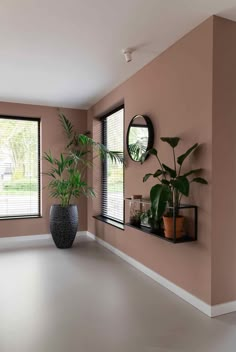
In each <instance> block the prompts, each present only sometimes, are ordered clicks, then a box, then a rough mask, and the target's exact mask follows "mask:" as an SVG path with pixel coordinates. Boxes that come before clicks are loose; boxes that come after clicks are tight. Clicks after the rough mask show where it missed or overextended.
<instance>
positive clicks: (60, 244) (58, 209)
mask: <svg viewBox="0 0 236 352" xmlns="http://www.w3.org/2000/svg"><path fill="white" fill-rule="evenodd" d="M78 221H79V217H78V208H77V205H68V206H66V207H62V206H61V205H52V206H51V209H50V231H51V234H52V238H53V240H54V242H55V245H56V246H57V248H70V247H72V244H73V242H74V239H75V236H76V232H77V228H78Z"/></svg>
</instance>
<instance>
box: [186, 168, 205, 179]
mask: <svg viewBox="0 0 236 352" xmlns="http://www.w3.org/2000/svg"><path fill="white" fill-rule="evenodd" d="M201 171H202V169H194V170H190V171H188V172H186V173H185V174H184V175H183V176H184V177H187V176H189V175H192V174H196V173H198V172H201Z"/></svg>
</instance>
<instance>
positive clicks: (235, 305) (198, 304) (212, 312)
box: [87, 232, 236, 318]
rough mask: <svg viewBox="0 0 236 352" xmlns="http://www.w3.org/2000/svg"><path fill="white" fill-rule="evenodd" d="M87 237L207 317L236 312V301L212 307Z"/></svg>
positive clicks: (128, 257)
mask: <svg viewBox="0 0 236 352" xmlns="http://www.w3.org/2000/svg"><path fill="white" fill-rule="evenodd" d="M87 236H88V237H90V238H91V239H94V240H96V241H97V242H98V243H99V244H101V245H102V246H103V247H105V248H107V249H109V250H110V251H111V252H112V253H114V254H116V255H118V256H119V257H120V258H122V259H123V260H125V261H126V262H127V263H129V264H131V265H132V266H134V267H135V268H136V269H138V270H140V271H141V272H142V273H144V274H146V275H147V276H149V277H150V278H151V279H153V280H155V281H156V282H158V283H159V284H160V285H162V286H164V287H165V288H167V289H168V290H170V291H171V292H173V293H175V294H176V295H177V296H178V297H180V298H182V299H183V300H184V301H186V302H188V303H190V304H191V305H192V306H194V307H195V308H197V309H198V310H200V311H201V312H202V313H204V314H206V315H207V316H209V317H211V318H213V317H216V316H219V315H223V314H228V313H232V312H235V311H236V301H232V302H227V303H223V304H218V305H214V306H211V305H209V304H207V303H206V302H204V301H202V300H201V299H199V298H197V297H196V296H194V295H192V294H191V293H189V292H188V291H186V290H184V289H183V288H181V287H179V286H177V285H175V284H174V283H172V282H171V281H169V280H167V279H166V278H164V277H163V276H161V275H159V274H158V273H156V272H155V271H153V270H151V269H149V268H148V267H146V266H145V265H143V264H141V263H140V262H138V261H137V260H135V259H134V258H132V257H130V256H128V255H127V254H125V253H124V252H121V251H120V250H119V249H117V248H115V247H113V246H112V245H110V244H109V243H107V242H105V241H103V240H102V239H101V238H99V237H96V236H95V235H94V234H92V233H90V232H87Z"/></svg>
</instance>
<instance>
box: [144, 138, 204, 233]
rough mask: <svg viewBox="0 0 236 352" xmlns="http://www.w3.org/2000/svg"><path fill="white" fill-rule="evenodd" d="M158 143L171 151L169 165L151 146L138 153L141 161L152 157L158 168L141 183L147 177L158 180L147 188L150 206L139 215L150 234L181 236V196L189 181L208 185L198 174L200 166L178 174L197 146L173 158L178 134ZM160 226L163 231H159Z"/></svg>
mask: <svg viewBox="0 0 236 352" xmlns="http://www.w3.org/2000/svg"><path fill="white" fill-rule="evenodd" d="M161 141H162V142H165V143H167V144H168V145H169V146H170V147H171V150H172V155H173V167H170V166H168V165H166V164H164V163H162V161H161V160H160V157H159V154H158V151H157V150H156V149H155V148H152V149H150V150H148V151H147V152H146V153H145V154H144V155H143V156H142V162H143V161H144V160H145V158H146V157H147V155H153V156H155V157H156V159H157V162H158V165H159V168H158V169H157V170H156V171H155V172H154V173H148V174H146V175H145V176H144V178H143V182H146V181H147V180H148V179H149V178H150V177H153V178H155V179H157V180H158V183H157V184H156V185H154V186H153V187H152V188H151V191H150V203H151V204H150V209H148V210H147V211H146V212H145V213H143V214H142V215H141V218H143V219H145V220H147V221H148V223H149V224H150V226H151V229H152V231H153V232H154V233H157V234H163V231H164V236H165V237H167V238H173V236H174V232H175V237H176V238H181V237H182V236H183V235H184V216H183V215H181V214H180V209H181V199H182V197H183V196H185V197H188V196H189V193H190V186H191V184H192V183H194V182H195V183H200V184H204V185H206V184H208V182H207V181H206V180H205V179H204V178H202V177H199V176H196V175H198V174H199V173H200V172H201V171H202V169H201V168H198V169H192V170H189V171H187V172H184V173H182V167H183V164H184V162H185V160H186V159H187V158H188V157H189V156H190V155H191V154H192V153H193V152H194V151H195V150H196V149H197V148H198V147H199V144H198V143H196V144H194V145H193V146H192V147H191V148H189V149H188V150H187V151H186V152H185V153H184V154H182V155H180V156H178V157H176V147H177V146H178V144H179V142H180V138H179V137H162V138H161ZM163 229H164V230H163Z"/></svg>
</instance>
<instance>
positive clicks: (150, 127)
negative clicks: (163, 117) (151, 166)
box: [126, 114, 154, 163]
mask: <svg viewBox="0 0 236 352" xmlns="http://www.w3.org/2000/svg"><path fill="white" fill-rule="evenodd" d="M137 116H142V117H143V118H144V120H145V122H146V124H147V128H148V145H147V150H149V149H151V148H152V147H153V145H154V128H153V124H152V121H151V119H150V118H149V117H148V116H147V115H140V114H137V115H135V116H134V117H133V118H132V120H131V121H130V123H129V127H128V130H127V134H126V147H127V151H128V154H129V157H130V159H131V160H132V161H134V162H136V163H140V162H141V160H134V159H133V158H132V156H131V155H130V152H129V131H130V128H131V127H132V123H133V121H134V119H135V118H136V117H137ZM148 157H149V155H147V156H146V158H145V160H147V158H148Z"/></svg>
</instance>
